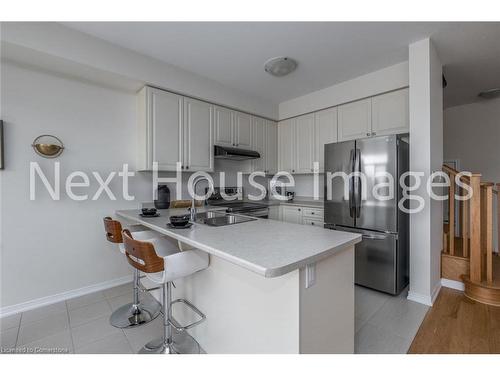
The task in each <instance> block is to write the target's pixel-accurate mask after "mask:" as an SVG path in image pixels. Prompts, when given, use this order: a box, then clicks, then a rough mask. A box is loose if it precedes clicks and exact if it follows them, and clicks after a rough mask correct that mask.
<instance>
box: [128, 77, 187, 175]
mask: <svg viewBox="0 0 500 375" xmlns="http://www.w3.org/2000/svg"><path fill="white" fill-rule="evenodd" d="M182 104H183V100H182V96H180V95H176V94H172V93H169V92H166V91H162V90H158V89H154V88H151V87H145V88H144V89H143V90H141V92H140V93H139V132H138V141H139V145H138V146H139V147H138V149H139V155H138V165H137V169H138V170H151V169H152V168H153V162H158V169H159V170H162V171H175V170H176V165H177V163H178V162H180V163H182V158H183V149H182V146H183V142H182V127H183V123H182Z"/></svg>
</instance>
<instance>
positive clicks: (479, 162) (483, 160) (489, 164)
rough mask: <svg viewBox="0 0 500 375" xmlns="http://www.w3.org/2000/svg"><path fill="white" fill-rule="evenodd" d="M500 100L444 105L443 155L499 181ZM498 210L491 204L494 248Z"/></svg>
mask: <svg viewBox="0 0 500 375" xmlns="http://www.w3.org/2000/svg"><path fill="white" fill-rule="evenodd" d="M499 140H500V99H494V100H488V101H484V102H479V103H472V104H466V105H461V106H457V107H451V108H447V109H446V110H445V111H444V158H445V160H451V159H458V160H459V163H460V169H461V170H465V171H470V172H474V173H481V174H482V177H481V179H482V180H484V181H490V182H495V183H497V182H500V168H499V166H500V153H499V152H498V141H499ZM496 213H497V210H496V206H495V207H494V227H493V228H494V232H495V244H494V246H495V248H496V249H498V242H497V236H496V232H497V225H496V221H497V214H496Z"/></svg>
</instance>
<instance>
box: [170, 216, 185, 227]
mask: <svg viewBox="0 0 500 375" xmlns="http://www.w3.org/2000/svg"><path fill="white" fill-rule="evenodd" d="M187 223H189V216H188V215H182V216H170V224H172V225H173V226H175V227H183V226H185V225H186V224H187Z"/></svg>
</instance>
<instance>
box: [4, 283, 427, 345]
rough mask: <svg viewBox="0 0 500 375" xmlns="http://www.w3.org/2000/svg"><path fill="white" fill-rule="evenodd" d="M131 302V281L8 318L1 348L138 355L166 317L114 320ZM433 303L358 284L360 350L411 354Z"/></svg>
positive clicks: (159, 330)
mask: <svg viewBox="0 0 500 375" xmlns="http://www.w3.org/2000/svg"><path fill="white" fill-rule="evenodd" d="M131 300H132V286H131V284H126V285H121V286H118V287H115V288H111V289H108V290H105V291H102V292H96V293H92V294H89V295H86V296H82V297H78V298H75V299H71V300H67V301H64V302H59V303H56V304H53V305H49V306H45V307H41V308H39V309H35V310H31V311H27V312H24V313H20V314H17V315H13V316H9V317H7V318H3V319H2V320H1V321H0V339H1V342H0V347H1V348H2V352H4V353H8V352H18V353H35V352H48V351H49V352H51V353H136V352H137V351H138V350H139V349H140V348H141V347H142V346H143V345H144V344H145V343H146V342H148V341H150V340H151V339H153V338H156V337H159V336H160V335H161V332H162V322H161V319H155V320H154V321H153V322H151V323H150V324H147V325H145V326H143V327H138V328H134V329H124V330H122V329H118V328H114V327H112V326H111V325H110V324H109V316H110V314H111V312H112V311H114V310H115V309H116V308H118V307H120V306H122V305H124V304H125V303H129V302H130V301H131ZM427 310H428V307H426V306H423V305H420V304H418V303H415V302H412V301H408V300H407V299H406V292H404V293H402V294H401V295H400V296H398V297H392V296H389V295H387V294H383V293H379V292H376V291H373V290H370V289H366V288H362V287H358V286H356V310H355V322H356V336H355V346H356V347H355V351H356V353H406V352H407V351H408V348H409V347H410V344H411V342H412V340H413V337H414V336H415V334H416V333H417V330H418V327H419V326H420V324H421V323H422V321H423V319H424V316H425V314H426V312H427Z"/></svg>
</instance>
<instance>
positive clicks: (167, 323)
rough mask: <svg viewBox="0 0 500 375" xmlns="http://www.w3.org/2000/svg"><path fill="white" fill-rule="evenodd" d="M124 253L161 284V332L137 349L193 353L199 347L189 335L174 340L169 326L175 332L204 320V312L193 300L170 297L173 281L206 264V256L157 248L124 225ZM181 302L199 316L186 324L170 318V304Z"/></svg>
mask: <svg viewBox="0 0 500 375" xmlns="http://www.w3.org/2000/svg"><path fill="white" fill-rule="evenodd" d="M122 236H123V243H124V246H125V256H126V257H127V260H128V262H129V263H130V265H131V266H132V267H134V268H136V269H137V270H139V271H141V272H143V273H145V275H146V277H147V278H148V279H149V280H151V281H153V282H154V283H156V284H160V285H162V289H163V293H162V305H163V336H162V337H160V338H158V339H155V340H153V341H150V342H149V343H147V344H146V345H145V346H144V347H143V348H142V349H141V351H140V352H139V353H148V354H153V353H166V354H177V353H183V354H184V353H186V354H194V353H199V352H200V347H199V345H198V343H197V342H196V341H195V340H194V339H192V338H191V339H189V338H190V336H189V335H187V334H186V335H184V337H183V338H182V340H181V341H182V342H177V340H176V338H175V337H174V336H173V335H172V327H173V328H175V329H176V330H177V331H178V332H182V331H185V330H187V329H189V328H191V327H194V326H195V325H198V324H200V323H201V322H203V321H204V320H205V315H204V314H203V313H202V312H201V311H200V310H198V309H197V308H196V307H195V306H194V305H193V304H192V303H190V302H189V301H186V300H184V299H176V300H175V301H172V282H173V281H174V280H177V279H180V278H183V277H187V276H189V275H192V274H194V273H195V272H199V271H202V270H204V269H206V268H207V267H208V266H209V256H208V254H207V253H205V252H204V251H201V250H196V249H194V250H186V251H173V252H172V251H170V249H168V250H167V251H165V249H164V248H163V249H161V248H158V247H157V246H156V244H155V243H154V242H153V241H140V240H138V239H136V238H135V237H134V234H133V233H131V232H130V231H129V230H127V229H125V230H124V231H123V232H122ZM176 303H184V304H185V305H186V306H187V307H188V308H190V309H191V310H192V311H194V313H195V314H197V315H198V316H199V319H198V320H197V321H195V322H193V323H191V324H189V325H187V326H179V325H178V324H177V323H176V321H175V320H174V319H173V318H172V305H174V304H176Z"/></svg>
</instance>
